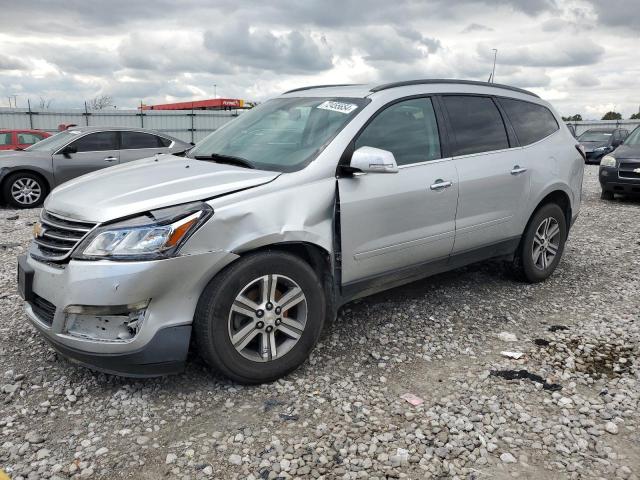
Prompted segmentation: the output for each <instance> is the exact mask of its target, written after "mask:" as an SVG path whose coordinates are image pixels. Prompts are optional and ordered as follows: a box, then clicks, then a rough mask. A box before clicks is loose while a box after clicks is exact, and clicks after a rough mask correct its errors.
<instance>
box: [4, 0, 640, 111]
mask: <svg viewBox="0 0 640 480" xmlns="http://www.w3.org/2000/svg"><path fill="white" fill-rule="evenodd" d="M639 7H640V5H639V4H638V0H357V1H350V0H324V1H321V0H317V1H311V0H268V1H253V0H208V1H207V0H157V1H153V2H150V1H144V0H126V1H125V0H102V1H93V0H63V1H60V0H56V1H53V0H39V1H37V0H20V1H16V0H0V12H1V14H0V106H4V107H6V106H8V103H9V100H8V99H7V96H8V95H14V94H15V95H18V97H17V102H18V106H19V107H20V106H26V100H27V98H30V99H31V101H32V104H37V103H39V101H40V98H41V97H42V98H45V99H47V100H52V106H53V107H60V108H62V107H80V106H81V105H82V104H83V102H84V100H86V99H90V98H92V97H95V96H97V95H103V94H106V95H111V96H112V97H113V99H114V103H115V104H116V105H117V106H118V107H119V108H126V107H135V106H136V105H137V104H139V102H140V101H141V100H142V101H144V102H145V103H154V102H155V103H158V102H170V101H181V100H191V99H199V98H212V97H213V95H214V85H217V87H216V91H217V94H218V96H219V97H227V98H244V99H248V100H265V99H267V98H269V97H270V96H273V95H277V94H278V93H280V92H282V91H284V90H286V89H289V88H294V87H297V86H302V85H309V84H319V83H373V82H385V81H389V80H397V79H411V78H465V79H477V80H487V78H488V76H489V73H490V71H491V64H492V59H493V52H492V49H493V48H497V49H498V64H497V67H496V77H495V78H496V82H499V83H506V84H509V85H516V86H519V87H523V88H527V89H531V90H533V91H535V92H536V93H538V94H539V95H541V96H542V97H543V98H545V99H547V100H549V101H551V102H552V103H553V104H554V105H555V106H556V107H557V108H558V109H559V110H560V112H561V113H562V114H565V115H566V114H573V113H582V115H583V117H585V118H600V117H601V116H602V114H603V113H605V112H606V111H608V110H611V109H614V108H615V109H616V110H618V111H620V112H622V114H623V116H624V118H628V117H629V115H630V114H631V113H634V112H637V111H638V109H639V107H640V48H639V47H640V8H639Z"/></svg>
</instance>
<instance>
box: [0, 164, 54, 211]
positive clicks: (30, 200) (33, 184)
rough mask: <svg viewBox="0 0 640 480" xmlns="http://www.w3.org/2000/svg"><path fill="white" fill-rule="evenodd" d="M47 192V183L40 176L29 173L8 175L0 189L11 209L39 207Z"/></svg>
mask: <svg viewBox="0 0 640 480" xmlns="http://www.w3.org/2000/svg"><path fill="white" fill-rule="evenodd" d="M48 190H49V189H48V186H47V183H46V182H45V181H44V180H43V179H42V177H41V176H39V175H37V174H35V173H29V172H18V173H14V174H12V175H9V176H8V177H7V179H6V180H5V181H4V183H3V187H2V193H3V195H4V199H5V201H6V202H7V204H9V205H10V206H11V207H13V208H36V207H39V206H40V205H42V203H43V202H44V199H45V198H46V196H47V193H48Z"/></svg>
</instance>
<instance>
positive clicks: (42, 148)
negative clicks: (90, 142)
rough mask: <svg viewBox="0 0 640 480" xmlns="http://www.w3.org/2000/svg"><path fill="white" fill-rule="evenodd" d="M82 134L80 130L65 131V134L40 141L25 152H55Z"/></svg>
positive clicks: (57, 134)
mask: <svg viewBox="0 0 640 480" xmlns="http://www.w3.org/2000/svg"><path fill="white" fill-rule="evenodd" d="M81 133H82V132H80V131H78V130H65V131H64V132H60V133H56V134H55V135H52V136H51V137H48V138H45V139H44V140H40V141H39V142H38V143H34V144H33V145H31V146H30V147H27V148H25V150H28V151H29V152H53V151H55V150H57V149H58V148H60V147H61V146H63V145H64V144H66V143H67V142H69V141H71V139H73V138H75V137H77V136H78V135H80V134H81Z"/></svg>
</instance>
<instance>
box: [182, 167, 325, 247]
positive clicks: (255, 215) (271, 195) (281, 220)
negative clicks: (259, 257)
mask: <svg viewBox="0 0 640 480" xmlns="http://www.w3.org/2000/svg"><path fill="white" fill-rule="evenodd" d="M275 183H278V182H274V184H275ZM287 183H288V184H289V185H288V186H281V188H278V186H277V185H274V184H270V185H264V186H262V187H258V188H255V189H251V190H247V191H244V192H239V193H236V194H232V195H229V196H226V197H223V198H220V199H214V200H212V201H210V202H209V203H210V205H211V206H212V207H213V209H214V214H213V217H212V218H211V220H209V222H207V224H206V225H204V226H203V227H202V228H200V230H198V231H197V232H196V233H195V234H194V236H193V237H192V238H191V239H190V240H189V241H188V243H187V245H185V248H184V253H198V252H204V251H213V250H226V251H229V252H234V253H242V252H246V251H250V250H254V249H256V248H260V247H263V246H266V245H271V244H274V243H281V242H308V243H312V244H315V245H317V246H319V247H322V248H323V249H324V250H326V251H327V252H329V253H331V252H332V251H333V211H334V203H335V192H336V180H335V178H333V177H329V178H325V179H321V180H317V181H313V182H309V183H304V184H301V185H296V184H295V182H287Z"/></svg>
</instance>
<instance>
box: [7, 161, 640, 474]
mask: <svg viewBox="0 0 640 480" xmlns="http://www.w3.org/2000/svg"><path fill="white" fill-rule="evenodd" d="M583 197H584V203H583V207H582V212H581V215H580V217H579V219H578V222H577V223H576V225H575V226H574V227H573V229H572V231H571V234H570V236H569V241H568V243H567V246H566V251H565V255H564V257H563V260H562V263H561V264H560V267H559V268H558V270H557V271H556V272H555V274H554V275H553V276H552V277H551V278H550V279H549V280H548V281H546V282H544V283H541V284H536V285H529V284H524V283H519V282H517V281H515V280H513V279H511V278H510V276H509V274H508V273H507V270H506V269H505V267H504V265H502V264H501V263H499V262H487V263H482V264H478V265H474V266H471V267H467V268H464V269H462V270H457V271H454V272H451V273H447V274H444V275H439V276H435V277H432V278H429V279H427V280H424V281H420V282H417V283H413V284H410V285H408V286H406V287H401V288H397V289H395V290H392V291H389V292H386V293H383V294H378V295H375V296H372V297H369V298H366V299H363V300H360V301H357V302H353V303H351V304H348V305H347V306H346V307H345V308H343V309H342V310H341V312H340V314H339V317H338V319H337V320H336V322H335V324H334V325H332V326H331V327H329V328H328V329H327V331H326V333H325V335H324V337H323V339H322V340H321V343H320V345H319V346H318V348H316V350H315V351H314V353H313V354H312V357H311V360H310V361H308V362H307V363H306V364H305V365H304V366H303V367H302V368H301V369H299V370H298V371H296V372H295V373H293V374H292V375H289V376H288V377H286V378H285V379H283V380H280V381H277V382H275V383H272V384H268V385H262V386H257V387H242V386H238V385H235V384H233V383H230V382H229V381H227V380H225V379H223V378H222V377H220V376H217V375H212V374H210V373H209V371H208V370H207V369H206V368H205V367H204V365H203V364H202V363H201V362H200V361H199V360H198V359H197V358H191V359H190V362H189V365H188V368H187V371H186V372H185V373H184V374H182V375H178V376H172V377H166V378H158V379H149V380H132V379H124V378H118V377H113V376H109V375H104V374H99V373H94V372H91V371H90V370H87V369H84V368H81V367H77V366H74V365H72V364H70V363H67V362H66V361H64V360H63V359H61V358H60V357H59V356H58V355H57V354H55V353H54V352H53V350H52V349H51V348H50V347H49V346H48V345H47V344H46V343H45V341H44V340H43V339H42V337H41V336H39V335H36V333H35V330H34V329H33V328H32V327H31V326H30V325H29V324H28V322H27V320H26V318H25V315H24V314H23V311H22V303H21V300H20V298H19V296H18V294H17V291H16V288H15V279H14V277H15V269H16V256H17V255H19V254H21V253H23V252H24V251H25V248H26V245H27V242H28V241H29V239H30V236H31V229H32V225H33V223H34V221H35V219H36V218H37V216H38V213H39V212H38V211H36V210H30V211H12V210H2V211H0V230H1V231H2V240H1V244H0V256H1V258H2V264H1V266H0V282H1V286H0V312H1V313H0V315H1V319H0V432H1V435H0V438H1V440H0V466H2V467H3V468H4V469H5V470H6V471H7V473H9V474H10V475H11V476H12V478H13V479H14V480H17V479H20V478H30V479H36V478H69V477H74V478H105V479H106V478H114V474H113V472H119V478H126V477H127V476H128V477H130V478H148V479H157V478H163V477H167V478H184V479H187V478H219V479H229V478H256V479H257V478H264V479H274V478H371V479H375V478H378V479H384V478H430V477H436V478H438V477H441V478H446V477H454V478H455V477H458V478H498V479H499V478H511V477H518V478H545V479H553V478H581V477H590V478H591V477H596V478H598V477H601V478H614V477H616V478H637V476H638V472H639V471H640V430H639V428H640V414H639V413H638V406H639V405H638V404H639V401H640V387H639V384H638V380H639V378H638V373H639V370H638V350H639V347H638V345H639V340H640V313H639V312H640V275H639V273H640V222H639V221H638V218H639V214H640V201H638V200H620V199H617V200H615V201H613V202H606V201H603V200H600V188H599V185H598V181H597V166H588V167H586V171H585V179H584V190H583ZM509 334H510V335H509ZM514 336H515V339H514V338H513V337H514ZM508 340H511V341H508ZM503 351H509V352H516V353H522V354H523V356H522V358H520V359H519V360H514V359H511V358H507V357H505V356H504V355H503V354H502V353H501V352H503ZM407 393H411V394H413V395H415V396H416V397H419V399H421V400H423V403H420V402H419V400H417V401H415V402H414V403H420V404H419V405H413V404H411V403H410V402H408V401H406V400H405V399H403V398H401V396H402V395H404V394H407Z"/></svg>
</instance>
